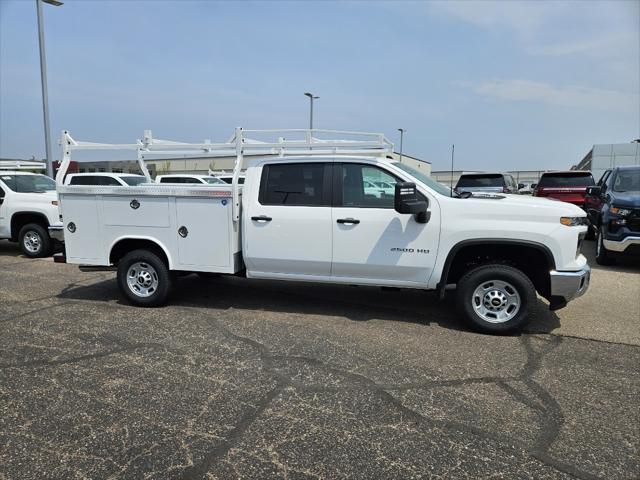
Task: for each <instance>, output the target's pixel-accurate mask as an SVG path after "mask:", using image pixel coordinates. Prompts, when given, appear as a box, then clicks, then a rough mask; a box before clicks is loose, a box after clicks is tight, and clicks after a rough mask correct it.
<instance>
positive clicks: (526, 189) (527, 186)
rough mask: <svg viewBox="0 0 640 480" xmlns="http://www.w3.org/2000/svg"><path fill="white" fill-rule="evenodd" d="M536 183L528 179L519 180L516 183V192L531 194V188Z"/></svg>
mask: <svg viewBox="0 0 640 480" xmlns="http://www.w3.org/2000/svg"><path fill="white" fill-rule="evenodd" d="M536 185H538V184H537V183H534V182H529V181H525V182H520V183H518V193H519V194H520V195H532V194H533V189H534V188H536Z"/></svg>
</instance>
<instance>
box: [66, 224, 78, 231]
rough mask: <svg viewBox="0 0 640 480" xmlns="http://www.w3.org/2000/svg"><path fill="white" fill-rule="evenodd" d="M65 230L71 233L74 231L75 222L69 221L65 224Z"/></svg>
mask: <svg viewBox="0 0 640 480" xmlns="http://www.w3.org/2000/svg"><path fill="white" fill-rule="evenodd" d="M67 230H69V231H70V232H71V233H74V232H75V231H76V224H75V223H73V222H69V223H68V224H67Z"/></svg>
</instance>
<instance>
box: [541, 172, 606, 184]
mask: <svg viewBox="0 0 640 480" xmlns="http://www.w3.org/2000/svg"><path fill="white" fill-rule="evenodd" d="M595 183H596V182H594V181H593V176H592V175H591V173H589V172H586V173H585V172H580V173H566V172H565V173H545V174H544V175H542V178H541V179H540V182H539V183H538V187H545V188H571V187H588V186H590V185H595Z"/></svg>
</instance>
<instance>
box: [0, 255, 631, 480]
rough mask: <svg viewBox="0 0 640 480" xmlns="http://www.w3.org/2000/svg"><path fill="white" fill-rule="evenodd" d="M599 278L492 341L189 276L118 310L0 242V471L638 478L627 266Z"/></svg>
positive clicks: (8, 474)
mask: <svg viewBox="0 0 640 480" xmlns="http://www.w3.org/2000/svg"><path fill="white" fill-rule="evenodd" d="M609 276H611V277H615V279H616V280H615V281H616V282H622V283H623V284H625V285H626V286H627V289H628V290H629V291H630V293H628V294H627V295H626V296H625V297H623V298H622V299H619V298H615V299H613V300H612V299H611V297H610V296H608V295H609V294H608V293H607V291H606V290H605V289H602V288H599V289H597V290H596V289H593V288H592V290H591V291H590V292H589V293H588V294H587V295H586V296H585V297H582V298H581V299H579V300H577V301H576V302H575V305H574V304H571V305H570V306H569V307H568V308H567V309H565V310H562V311H559V312H558V313H557V315H556V314H553V313H550V312H548V310H546V308H545V305H544V304H543V303H542V302H540V305H539V306H538V309H539V318H538V319H537V320H536V321H534V322H533V323H532V324H531V325H530V327H529V333H526V334H522V335H515V336H503V337H492V336H487V335H480V334H477V333H473V332H470V331H467V330H466V329H465V327H464V325H462V324H460V323H459V321H458V320H457V317H456V315H455V313H454V311H453V309H452V308H451V305H449V304H448V303H447V302H444V303H439V302H437V301H436V299H435V295H432V294H429V293H424V292H416V291H381V290H379V289H375V288H363V287H357V288H356V287H336V286H331V285H320V286H318V285H311V286H310V285H299V284H286V283H279V282H259V281H252V280H247V279H240V278H225V277H220V278H218V279H214V280H210V281H206V282H203V281H202V280H200V279H199V278H198V277H197V276H195V275H191V276H186V277H184V278H181V280H180V282H179V284H178V288H177V291H176V292H175V294H174V296H173V299H172V303H171V305H170V306H168V307H165V308H160V309H141V308H135V307H130V306H128V305H126V304H125V303H124V302H123V299H122V297H121V296H120V294H119V292H118V290H117V287H116V283H115V279H114V273H111V272H95V273H81V272H79V271H78V269H77V268H76V267H75V266H71V265H58V264H54V263H53V262H52V261H51V259H42V260H29V259H26V258H24V257H22V256H21V255H20V254H19V251H18V249H17V248H16V247H15V246H14V245H12V244H9V243H7V242H0V328H1V329H2V330H1V331H2V335H1V337H0V479H31V478H33V479H46V478H60V479H62V478H64V479H67V478H69V479H74V478H78V479H80V478H100V479H102V478H105V479H109V478H150V479H165V478H176V479H231V478H288V479H306V478H361V479H373V478H550V479H555V478H582V479H595V478H602V479H614V478H620V479H623V478H638V477H639V476H640V452H639V448H640V402H639V400H638V399H639V398H640V397H639V393H640V373H639V372H640V347H638V343H639V342H638V341H637V339H638V338H640V335H639V334H638V328H639V327H638V320H639V319H638V315H637V312H638V308H639V307H638V302H639V301H638V296H637V295H636V292H638V293H640V269H638V268H637V267H636V266H632V267H619V268H617V269H616V268H612V269H594V272H593V277H594V284H596V285H597V284H598V282H600V284H602V283H604V282H605V281H606V279H607V278H609ZM578 302H580V303H578ZM606 302H612V303H611V305H610V306H609V307H607V305H606ZM603 303H604V304H605V306H604V307H603V306H602V304H603ZM598 308H605V309H606V311H607V312H608V318H607V319H606V320H607V321H606V322H603V321H602V320H603V319H597V318H595V319H590V317H589V314H588V312H589V311H591V312H594V311H595V310H597V309H598ZM593 315H595V313H592V316H593ZM634 315H636V316H635V318H631V319H629V316H632V317H633V316H634ZM576 318H578V319H580V320H581V321H583V322H584V323H583V325H582V330H584V335H581V330H580V328H579V326H578V325H577V322H576ZM585 319H586V320H585ZM592 323H594V324H596V323H597V325H598V326H597V328H596V327H594V328H591V325H592ZM603 323H604V326H603V325H602V324H603ZM607 325H608V326H607ZM581 336H582V337H585V338H580V337H581ZM619 339H621V340H619Z"/></svg>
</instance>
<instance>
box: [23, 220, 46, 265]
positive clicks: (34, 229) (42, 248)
mask: <svg viewBox="0 0 640 480" xmlns="http://www.w3.org/2000/svg"><path fill="white" fill-rule="evenodd" d="M18 241H19V242H20V249H21V250H22V253H24V254H25V255H26V256H27V257H31V258H40V257H48V256H49V255H51V252H52V251H53V244H52V242H51V239H50V238H49V233H48V232H47V229H46V228H44V227H43V226H42V225H38V224H37V223H28V224H26V225H25V226H24V227H22V228H21V229H20V233H18Z"/></svg>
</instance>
